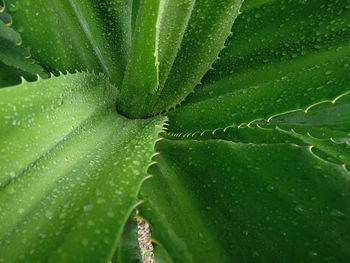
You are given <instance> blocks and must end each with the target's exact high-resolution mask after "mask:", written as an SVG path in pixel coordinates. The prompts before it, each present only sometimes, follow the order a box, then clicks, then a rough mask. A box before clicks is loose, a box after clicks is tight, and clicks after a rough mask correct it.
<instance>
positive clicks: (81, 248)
mask: <svg viewBox="0 0 350 263" xmlns="http://www.w3.org/2000/svg"><path fill="white" fill-rule="evenodd" d="M115 98H116V90H115V88H114V87H113V86H112V85H110V84H109V83H108V82H107V81H106V79H105V78H104V77H97V76H95V75H93V74H88V73H77V74H73V75H61V76H60V77H52V78H50V79H48V80H40V81H37V82H33V83H23V84H21V85H19V86H14V87H11V88H5V89H1V90H0V122H1V123H2V125H1V126H0V138H1V140H0V149H1V155H0V171H1V172H0V221H1V226H0V261H1V262H19V261H20V262H88V261H90V262H107V261H108V259H110V258H111V257H112V255H113V253H114V250H115V248H116V246H117V244H118V241H119V238H120V236H121V233H122V229H123V226H124V224H125V222H126V221H127V219H128V217H129V215H130V213H131V210H132V209H133V208H134V207H135V206H136V205H137V203H138V199H137V193H138V190H139V187H140V184H141V182H142V181H143V180H144V179H145V175H146V169H147V164H148V162H149V159H150V156H151V155H152V153H153V148H154V143H155V141H156V139H157V137H158V132H159V131H160V130H161V128H162V123H163V121H164V119H163V118H161V117H158V118H154V119H148V120H128V119H126V118H124V117H122V116H120V115H118V114H117V113H116V111H115V104H114V103H115Z"/></svg>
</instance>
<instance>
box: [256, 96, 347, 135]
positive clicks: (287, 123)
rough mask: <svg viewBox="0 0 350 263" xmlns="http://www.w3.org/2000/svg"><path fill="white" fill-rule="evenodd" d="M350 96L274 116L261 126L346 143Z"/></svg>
mask: <svg viewBox="0 0 350 263" xmlns="http://www.w3.org/2000/svg"><path fill="white" fill-rule="evenodd" d="M349 112H350V94H346V95H344V96H342V97H339V98H337V100H334V101H326V102H323V103H320V104H317V105H312V106H311V107H309V108H308V109H307V110H299V111H295V112H289V113H286V114H281V115H277V116H273V117H272V118H270V119H269V120H268V122H266V121H258V122H255V123H258V124H259V125H262V126H264V124H268V126H278V127H279V128H281V129H284V130H291V129H293V130H294V131H295V132H297V133H300V134H310V135H311V136H313V137H316V138H326V139H330V138H332V139H333V140H338V141H345V140H346V139H347V138H349V131H350V115H349Z"/></svg>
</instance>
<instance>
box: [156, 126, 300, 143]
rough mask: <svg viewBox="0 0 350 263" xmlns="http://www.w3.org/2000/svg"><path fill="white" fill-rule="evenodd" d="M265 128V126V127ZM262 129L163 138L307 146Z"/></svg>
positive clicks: (283, 135) (176, 135) (278, 133)
mask: <svg viewBox="0 0 350 263" xmlns="http://www.w3.org/2000/svg"><path fill="white" fill-rule="evenodd" d="M264 127H265V126H264ZM274 128H275V127H273V128H269V129H262V128H261V127H259V126H258V127H251V126H242V127H228V128H226V129H218V130H215V131H213V132H211V131H206V132H203V133H195V134H184V135H182V134H172V133H168V132H164V133H163V134H162V136H163V137H164V138H167V139H172V140H213V139H219V140H220V139H221V140H226V141H232V142H241V143H254V144H273V143H289V144H297V145H305V143H303V141H302V140H299V139H297V138H294V136H290V135H288V134H285V133H283V132H280V131H278V130H277V129H274Z"/></svg>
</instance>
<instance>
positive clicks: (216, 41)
mask: <svg viewBox="0 0 350 263" xmlns="http://www.w3.org/2000/svg"><path fill="white" fill-rule="evenodd" d="M182 2H186V1H182ZM242 2H243V1H242V0H223V1H195V4H194V6H193V7H192V6H191V5H189V7H188V8H193V10H192V11H191V17H190V18H189V21H188V22H187V23H188V25H187V27H186V30H185V31H184V33H183V37H182V41H181V45H180V47H179V49H178V51H177V53H176V57H175V59H174V61H173V62H172V66H171V69H170V71H169V74H168V75H165V77H166V80H163V81H162V83H164V85H163V86H161V87H160V89H161V93H160V95H159V98H158V100H157V101H156V103H155V104H154V105H153V109H152V113H153V114H156V113H158V112H160V111H162V110H165V109H169V108H171V107H174V106H176V105H177V104H179V103H180V102H181V101H183V100H184V99H185V98H186V96H187V95H188V94H189V93H191V92H192V91H193V88H194V87H195V86H196V85H197V84H198V83H199V82H200V79H201V78H202V77H203V75H204V74H205V73H206V72H207V71H208V70H209V69H210V67H211V65H212V63H213V62H214V61H215V60H216V59H217V56H218V54H219V52H220V50H221V49H222V48H223V47H224V42H225V40H226V38H227V37H228V35H229V34H230V29H231V27H232V24H233V22H234V21H235V19H236V17H237V16H238V14H239V8H240V7H241V5H242ZM171 11H173V9H170V10H169V12H171ZM179 11H180V12H181V13H182V11H181V9H179ZM165 12H166V11H165ZM164 20H165V23H166V21H167V20H166V19H164ZM186 20H187V17H185V16H184V17H183V21H186ZM168 26H171V24H167V25H165V26H164V28H162V29H163V31H161V32H160V34H161V35H164V37H165V36H166V33H167V32H168V31H169V30H173V29H172V28H168ZM178 26H180V27H181V26H182V25H181V23H179V24H178ZM182 30H183V29H181V31H182ZM163 43H164V44H163ZM162 44H163V45H162ZM174 44H175V43H174V42H169V43H165V41H162V39H160V46H159V48H160V49H161V48H163V49H166V48H171V47H174V48H173V50H174V51H176V47H175V46H176V45H178V44H175V46H174ZM160 54H163V55H164V56H165V55H167V53H166V52H165V53H162V52H161V53H160ZM173 55H174V54H173ZM167 59H170V62H171V61H172V58H171V57H170V58H168V57H163V58H161V61H162V60H163V61H164V60H167ZM163 65H164V66H165V67H166V63H164V64H163ZM161 66H162V65H161Z"/></svg>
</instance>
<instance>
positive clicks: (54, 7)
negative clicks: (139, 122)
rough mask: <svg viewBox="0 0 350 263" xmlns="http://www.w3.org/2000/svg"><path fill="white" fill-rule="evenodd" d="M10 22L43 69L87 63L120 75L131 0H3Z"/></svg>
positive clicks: (127, 42)
mask: <svg viewBox="0 0 350 263" xmlns="http://www.w3.org/2000/svg"><path fill="white" fill-rule="evenodd" d="M6 2H7V7H8V10H9V11H10V12H11V14H12V16H13V25H14V27H15V28H17V30H18V31H19V32H20V33H21V35H22V37H23V41H24V42H25V43H26V45H28V46H29V47H30V48H31V51H32V55H33V57H34V58H35V59H36V60H38V61H40V62H41V63H42V65H43V66H45V68H46V69H47V70H48V71H50V72H51V71H54V72H58V71H66V70H68V71H71V72H73V71H75V70H80V69H89V70H94V71H96V72H104V73H105V74H106V75H107V76H109V77H110V78H111V79H112V81H113V82H114V83H117V84H119V83H120V81H121V80H122V75H123V70H124V68H125V63H126V56H127V54H128V51H129V46H130V41H131V8H132V6H131V1H124V0H118V1H109V0H106V1H46V0H40V1H32V0H30V1H18V0H8V1H6Z"/></svg>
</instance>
